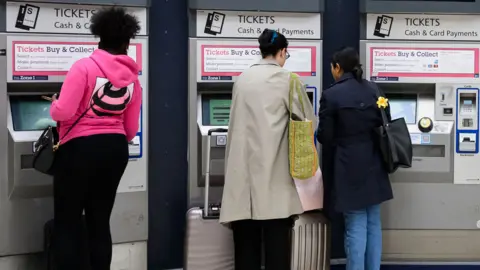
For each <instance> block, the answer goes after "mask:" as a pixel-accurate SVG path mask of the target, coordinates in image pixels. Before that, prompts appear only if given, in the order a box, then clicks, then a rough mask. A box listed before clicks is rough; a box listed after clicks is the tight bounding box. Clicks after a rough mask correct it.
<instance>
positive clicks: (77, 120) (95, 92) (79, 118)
mask: <svg viewBox="0 0 480 270" xmlns="http://www.w3.org/2000/svg"><path fill="white" fill-rule="evenodd" d="M89 58H90V59H92V61H93V62H94V63H95V64H96V65H97V66H98V63H97V61H95V60H94V59H93V58H91V57H89ZM107 83H108V82H106V83H105V84H104V85H102V86H100V87H99V88H98V89H97V90H94V91H93V95H95V94H97V92H98V91H99V90H100V89H102V87H105V85H107ZM103 96H105V93H103V94H102V96H101V97H100V98H103ZM92 108H93V103H91V104H90V106H88V108H87V109H86V110H85V111H84V112H83V113H82V114H81V115H80V116H79V117H78V118H77V119H76V120H75V122H73V124H72V125H71V126H70V127H69V128H68V129H67V131H66V132H65V134H63V136H62V138H60V140H59V141H58V145H60V142H61V141H62V140H63V139H64V138H65V137H66V136H67V135H68V133H70V131H72V129H73V128H74V127H75V126H76V125H77V124H78V122H80V120H81V119H82V118H83V117H84V116H85V115H86V114H87V113H88V111H90V109H92Z"/></svg>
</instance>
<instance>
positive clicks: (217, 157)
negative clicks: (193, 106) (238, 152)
mask: <svg viewBox="0 0 480 270" xmlns="http://www.w3.org/2000/svg"><path fill="white" fill-rule="evenodd" d="M225 88H226V89H231V88H232V86H231V85H229V86H228V87H225ZM207 89H208V88H205V91H199V95H198V111H197V117H198V120H197V123H198V128H199V143H198V146H199V148H198V158H199V159H200V160H201V161H202V162H201V166H198V175H199V176H200V177H199V178H198V183H197V186H198V187H204V186H205V167H206V166H205V165H206V163H205V162H207V161H206V156H205V153H206V152H205V147H206V142H207V141H206V140H207V139H208V137H207V133H208V130H210V129H212V128H228V124H229V120H230V106H231V104H232V93H231V91H226V89H222V88H221V87H220V88H218V87H211V88H210V90H213V91H208V90H207ZM211 140H212V141H211V143H210V146H211V152H210V161H209V162H210V186H211V187H222V186H223V184H224V175H225V148H226V145H227V134H212V138H211Z"/></svg>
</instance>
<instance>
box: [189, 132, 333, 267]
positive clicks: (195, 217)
mask: <svg viewBox="0 0 480 270" xmlns="http://www.w3.org/2000/svg"><path fill="white" fill-rule="evenodd" d="M225 132H227V130H226V129H212V130H210V131H209V132H208V140H207V145H206V147H207V150H206V151H207V153H206V158H207V162H206V164H207V168H206V170H205V195H204V206H203V207H194V208H191V209H190V210H188V212H187V228H186V238H185V265H184V268H185V270H234V269H235V254H234V245H233V233H232V231H231V230H230V229H229V228H228V227H226V226H224V225H221V224H220V223H219V221H218V219H219V216H220V207H221V206H220V205H215V204H210V203H209V200H208V198H209V187H210V162H209V161H210V142H211V135H212V133H225ZM329 248H330V227H329V223H328V220H327V219H326V218H325V217H324V215H323V214H322V213H320V212H318V211H311V212H307V213H304V214H301V215H298V216H295V217H294V227H293V228H292V267H291V269H292V270H329V269H330V253H329Z"/></svg>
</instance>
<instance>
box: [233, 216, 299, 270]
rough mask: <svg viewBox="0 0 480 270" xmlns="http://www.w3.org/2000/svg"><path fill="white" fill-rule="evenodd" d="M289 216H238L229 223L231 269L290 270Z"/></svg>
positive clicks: (291, 223) (290, 225)
mask: <svg viewBox="0 0 480 270" xmlns="http://www.w3.org/2000/svg"><path fill="white" fill-rule="evenodd" d="M292 226H293V220H292V219H291V218H286V219H271V220H240V221H235V222H233V223H232V229H233V240H234V243H235V270H260V269H261V268H262V243H263V247H264V255H265V269H266V270H290V259H291V258H290V257H291V246H292V244H291V232H292Z"/></svg>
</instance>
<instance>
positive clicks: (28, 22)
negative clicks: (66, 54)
mask: <svg viewBox="0 0 480 270" xmlns="http://www.w3.org/2000/svg"><path fill="white" fill-rule="evenodd" d="M45 2H48V1H45ZM103 7H107V6H99V5H78V4H63V3H62V4H47V3H38V1H35V2H33V1H32V2H27V1H17V2H10V1H9V2H7V3H6V13H7V14H6V17H7V20H6V30H7V32H21V33H65V34H90V19H91V18H92V16H93V15H94V14H95V13H96V12H98V11H99V10H100V9H101V8H103ZM127 12H128V13H130V14H132V15H134V16H135V17H137V19H138V21H139V23H140V28H141V29H140V32H139V35H147V9H146V8H140V7H128V8H127Z"/></svg>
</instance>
